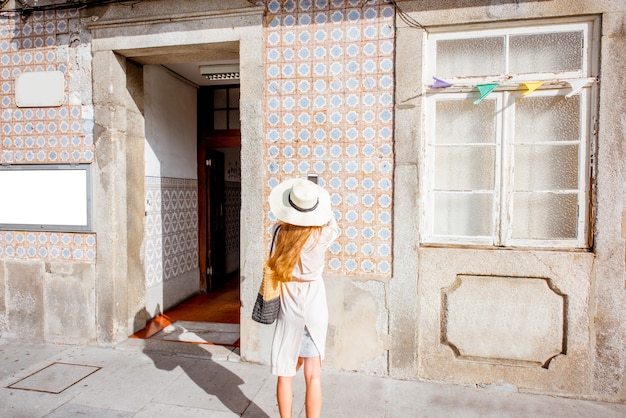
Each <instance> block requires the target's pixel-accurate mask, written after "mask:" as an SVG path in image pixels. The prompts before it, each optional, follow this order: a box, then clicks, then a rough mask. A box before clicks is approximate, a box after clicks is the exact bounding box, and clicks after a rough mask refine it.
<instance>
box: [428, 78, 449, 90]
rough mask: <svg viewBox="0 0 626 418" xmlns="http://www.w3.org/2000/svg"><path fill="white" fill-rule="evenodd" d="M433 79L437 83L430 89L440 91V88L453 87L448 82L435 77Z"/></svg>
mask: <svg viewBox="0 0 626 418" xmlns="http://www.w3.org/2000/svg"><path fill="white" fill-rule="evenodd" d="M433 78H434V79H435V82H434V83H433V84H431V85H430V87H431V88H433V89H440V88H444V87H450V86H452V84H451V83H448V82H447V81H446V80H442V79H441V78H437V77H433Z"/></svg>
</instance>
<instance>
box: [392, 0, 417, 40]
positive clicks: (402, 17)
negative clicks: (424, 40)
mask: <svg viewBox="0 0 626 418" xmlns="http://www.w3.org/2000/svg"><path fill="white" fill-rule="evenodd" d="M385 1H386V2H387V3H391V4H392V5H393V7H395V9H396V14H397V15H398V16H399V17H400V20H402V21H403V22H404V23H406V24H407V25H408V26H410V27H412V28H418V29H421V30H423V31H424V32H428V30H427V29H426V28H425V27H424V26H423V25H422V24H421V23H420V22H418V21H417V20H415V19H414V18H413V17H412V16H411V15H409V14H408V13H406V12H405V11H404V10H402V9H401V8H400V6H398V3H397V2H396V0H385Z"/></svg>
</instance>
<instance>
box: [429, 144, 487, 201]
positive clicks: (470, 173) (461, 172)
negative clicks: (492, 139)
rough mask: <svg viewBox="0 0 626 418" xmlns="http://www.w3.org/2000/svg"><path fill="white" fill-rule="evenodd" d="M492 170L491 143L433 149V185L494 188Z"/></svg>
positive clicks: (476, 188)
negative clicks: (489, 144)
mask: <svg viewBox="0 0 626 418" xmlns="http://www.w3.org/2000/svg"><path fill="white" fill-rule="evenodd" d="M494 170H495V147H494V146H465V147H458V146H453V147H437V148H436V149H435V189H438V190H459V191H461V190H465V191H470V190H493V187H494Z"/></svg>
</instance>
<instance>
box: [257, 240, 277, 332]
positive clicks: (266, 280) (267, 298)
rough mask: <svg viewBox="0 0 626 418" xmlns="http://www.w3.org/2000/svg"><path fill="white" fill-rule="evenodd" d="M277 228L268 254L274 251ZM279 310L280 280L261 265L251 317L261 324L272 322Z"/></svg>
mask: <svg viewBox="0 0 626 418" xmlns="http://www.w3.org/2000/svg"><path fill="white" fill-rule="evenodd" d="M278 229H279V228H276V230H275V231H274V237H273V238H272V245H271V247H270V256H271V254H272V252H273V251H274V241H275V240H276V235H277V233H278ZM279 311H280V282H279V281H278V280H277V279H276V278H275V277H274V271H273V270H272V269H271V268H270V267H269V266H268V265H267V262H265V265H264V266H263V279H262V280H261V287H260V288H259V294H258V295H257V298H256V302H255V303H254V308H253V309H252V319H253V320H255V321H256V322H259V323H261V324H266V325H269V324H272V323H274V321H276V318H278V312H279Z"/></svg>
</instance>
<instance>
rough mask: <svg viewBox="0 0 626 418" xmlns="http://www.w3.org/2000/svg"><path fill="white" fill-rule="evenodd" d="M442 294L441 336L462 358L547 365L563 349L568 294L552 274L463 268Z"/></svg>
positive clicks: (497, 362)
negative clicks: (554, 282)
mask: <svg viewBox="0 0 626 418" xmlns="http://www.w3.org/2000/svg"><path fill="white" fill-rule="evenodd" d="M441 295H442V315H441V321H442V324H441V340H442V343H444V344H446V345H448V346H449V347H450V348H451V349H452V350H453V352H454V354H455V356H456V357H457V358H459V359H463V360H473V361H481V362H489V363H496V364H515V365H527V366H537V367H544V368H548V365H549V363H550V360H551V359H552V358H554V357H555V356H557V355H559V354H562V353H565V349H566V347H565V340H564V335H565V331H564V330H565V329H566V321H565V318H566V317H567V315H566V314H565V310H566V309H567V299H566V296H564V295H562V294H560V293H559V292H558V291H556V290H555V289H554V288H553V287H552V286H551V284H550V281H549V279H543V278H534V277H504V276H472V275H462V274H459V275H457V276H456V280H455V281H454V282H453V283H452V284H451V285H450V286H449V287H447V288H444V289H442V294H441Z"/></svg>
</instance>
